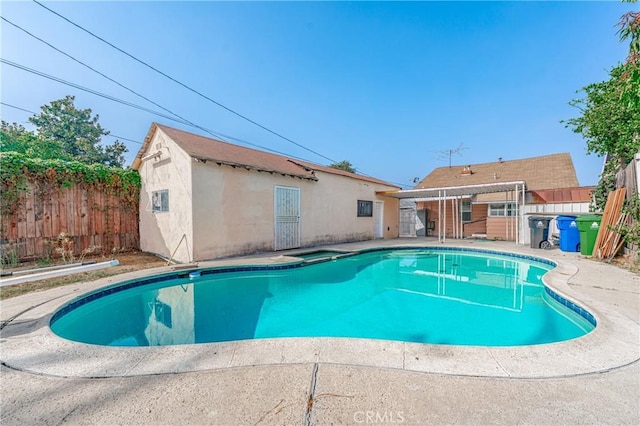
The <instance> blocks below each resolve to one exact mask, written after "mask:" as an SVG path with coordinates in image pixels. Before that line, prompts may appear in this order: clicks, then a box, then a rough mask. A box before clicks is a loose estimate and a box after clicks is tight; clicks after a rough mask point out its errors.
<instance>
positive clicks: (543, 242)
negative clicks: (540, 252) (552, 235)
mask: <svg viewBox="0 0 640 426" xmlns="http://www.w3.org/2000/svg"><path fill="white" fill-rule="evenodd" d="M550 221H551V218H550V217H545V216H529V229H530V230H531V248H547V246H550V245H551V243H549V241H548V239H549V222H550Z"/></svg>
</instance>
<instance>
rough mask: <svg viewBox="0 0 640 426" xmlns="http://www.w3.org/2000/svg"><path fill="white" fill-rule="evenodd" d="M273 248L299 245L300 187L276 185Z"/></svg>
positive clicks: (282, 248) (290, 247) (296, 246)
mask: <svg viewBox="0 0 640 426" xmlns="http://www.w3.org/2000/svg"><path fill="white" fill-rule="evenodd" d="M274 207H275V242H274V250H287V249H293V248H298V247H300V189H299V188H290V187H287V186H276V187H275V192H274Z"/></svg>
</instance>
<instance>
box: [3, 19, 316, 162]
mask: <svg viewBox="0 0 640 426" xmlns="http://www.w3.org/2000/svg"><path fill="white" fill-rule="evenodd" d="M0 19H2V20H3V21H6V22H7V23H9V24H10V25H13V26H14V27H16V28H18V29H19V30H21V31H23V32H25V33H26V34H28V35H30V36H31V37H33V38H35V39H36V40H38V41H40V42H42V43H44V44H46V45H47V46H49V47H51V48H52V49H54V50H55V51H57V52H59V53H61V54H63V55H64V56H66V57H68V58H70V59H72V60H73V61H75V62H77V63H79V64H80V65H82V66H84V67H86V68H88V69H90V70H91V71H93V72H95V73H97V74H99V75H101V76H102V77H104V78H106V79H107V80H109V81H111V82H113V83H115V84H117V85H118V86H120V87H122V88H124V89H126V90H127V91H129V92H131V93H133V94H134V95H136V96H138V97H140V98H142V99H144V100H146V101H147V102H150V103H152V104H153V105H155V106H157V107H159V108H161V109H162V110H164V111H167V112H168V113H170V114H172V115H173V116H175V117H177V118H179V120H176V119H174V118H171V117H167V116H165V118H169V119H170V120H174V121H177V122H179V123H183V124H186V125H189V126H191V127H195V128H197V129H200V130H202V131H204V132H206V133H208V134H210V135H211V136H213V137H216V138H220V135H218V134H216V133H215V132H212V131H211V130H209V129H207V128H206V127H202V126H200V125H198V124H195V123H193V122H191V121H189V120H187V119H186V118H184V117H182V116H180V115H178V114H176V113H174V112H173V111H171V110H169V109H167V108H165V107H163V106H162V105H160V104H158V103H156V102H154V101H152V100H151V99H149V98H147V97H145V96H144V95H141V94H140V93H138V92H136V91H134V90H132V89H130V88H128V87H127V86H125V85H123V84H121V83H119V82H117V81H116V80H114V79H112V78H111V77H109V76H107V75H105V74H103V73H101V72H100V71H98V70H96V69H94V68H92V67H91V66H89V65H87V64H85V63H84V62H82V61H80V60H78V59H76V58H74V57H73V56H71V55H69V54H68V53H66V52H64V51H62V50H60V49H58V48H57V47H55V46H53V45H52V44H50V43H48V42H47V41H45V40H43V39H41V38H39V37H37V36H36V35H34V34H32V33H30V32H29V31H27V30H26V29H24V28H22V27H20V26H19V25H17V24H15V23H13V22H11V21H9V20H8V19H6V18H5V17H3V16H0ZM2 61H3V62H5V60H4V59H2ZM14 66H15V65H14ZM65 84H66V83H65ZM71 85H73V83H71ZM106 96H108V95H106ZM245 143H247V144H249V145H253V146H256V147H259V148H261V149H265V150H268V151H272V152H275V153H278V154H281V155H285V156H288V157H293V156H291V155H287V154H284V153H282V152H279V151H276V150H273V149H270V148H266V147H262V146H260V145H255V144H252V143H250V142H246V141H245ZM293 158H296V157H293ZM325 158H326V157H325ZM305 161H307V160H305Z"/></svg>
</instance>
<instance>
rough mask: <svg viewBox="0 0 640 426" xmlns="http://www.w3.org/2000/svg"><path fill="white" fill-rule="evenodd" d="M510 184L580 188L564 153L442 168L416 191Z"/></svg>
mask: <svg viewBox="0 0 640 426" xmlns="http://www.w3.org/2000/svg"><path fill="white" fill-rule="evenodd" d="M511 181H524V182H525V183H526V187H527V189H528V190H532V189H555V188H570V187H577V186H578V178H577V177H576V171H575V168H574V167H573V161H572V160H571V155H570V154H569V153H561V154H552V155H545V156H541V157H532V158H523V159H519V160H504V161H496V162H494V163H481V164H471V165H466V166H453V167H439V168H437V169H434V170H433V171H432V172H431V173H429V174H428V175H427V176H426V177H425V178H424V179H422V180H421V181H420V182H419V183H418V184H417V185H416V186H415V189H422V188H441V187H457V186H467V185H480V184H488V183H499V182H511Z"/></svg>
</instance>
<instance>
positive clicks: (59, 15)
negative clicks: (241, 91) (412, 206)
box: [33, 0, 337, 163]
mask: <svg viewBox="0 0 640 426" xmlns="http://www.w3.org/2000/svg"><path fill="white" fill-rule="evenodd" d="M33 2H34V3H36V4H37V5H39V6H41V7H43V8H44V9H46V10H48V11H49V12H51V13H53V14H54V15H56V16H58V17H60V18H62V19H64V20H65V21H67V22H68V23H70V24H71V25H73V26H75V27H76V28H79V29H81V30H82V31H84V32H86V33H87V34H89V35H91V36H93V37H95V38H97V39H98V40H100V41H102V42H103V43H106V44H107V45H109V46H111V47H112V48H114V49H116V50H117V51H118V52H120V53H122V54H124V55H127V56H128V57H129V58H131V59H133V60H134V61H136V62H138V63H140V64H142V65H144V66H145V67H147V68H149V69H151V70H153V71H155V72H157V73H158V74H160V75H162V76H163V77H166V78H168V79H169V80H171V81H173V82H174V83H176V84H178V85H180V86H182V87H184V88H185V89H187V90H189V91H191V92H193V93H195V94H196V95H198V96H200V97H202V98H204V99H206V100H208V101H209V102H212V103H213V104H215V105H217V106H219V107H220V108H223V109H225V110H226V111H228V112H230V113H232V114H234V115H236V116H238V117H240V118H242V119H243V120H246V121H248V122H249V123H251V124H254V125H256V126H258V127H260V128H261V129H263V130H266V131H267V132H269V133H271V134H273V135H275V136H277V137H279V138H281V139H284V140H285V141H287V142H290V143H292V144H294V145H296V146H298V147H300V148H302V149H304V150H306V151H308V152H311V153H313V154H315V155H317V156H319V157H322V158H324V159H325V160H329V161H330V162H332V163H336V162H337V161H336V160H332V159H331V158H329V157H326V156H324V155H322V154H320V153H319V152H317V151H314V150H312V149H310V148H307V147H306V146H304V145H302V144H300V143H298V142H295V141H293V140H291V139H289V138H288V137H286V136H283V135H282V134H280V133H278V132H275V131H273V130H271V129H269V128H268V127H266V126H263V125H262V124H260V123H258V122H256V121H254V120H252V119H250V118H249V117H247V116H245V115H243V114H240V113H239V112H237V111H234V110H233V109H231V108H229V107H227V106H225V105H223V104H221V103H220V102H218V101H216V100H214V99H211V98H210V97H209V96H207V95H205V94H203V93H202V92H199V91H198V90H196V89H194V88H192V87H190V86H187V85H186V84H184V83H182V82H181V81H178V80H176V79H175V78H173V77H171V76H170V75H168V74H166V73H164V72H162V71H160V70H159V69H157V68H155V67H154V66H152V65H149V64H148V63H146V62H145V61H143V60H141V59H138V58H137V57H136V56H134V55H132V54H130V53H128V52H126V51H124V50H123V49H121V48H119V47H118V46H115V45H114V44H112V43H110V42H108V41H107V40H105V39H104V38H102V37H100V36H98V35H96V34H94V33H93V32H91V31H89V30H88V29H86V28H84V27H82V26H81V25H78V24H76V23H75V22H73V21H71V20H70V19H68V18H66V17H65V16H62V15H61V14H59V13H58V12H56V11H54V10H52V9H50V8H48V7H47V6H45V5H44V4H42V3H40V2H39V1H37V0H33Z"/></svg>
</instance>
